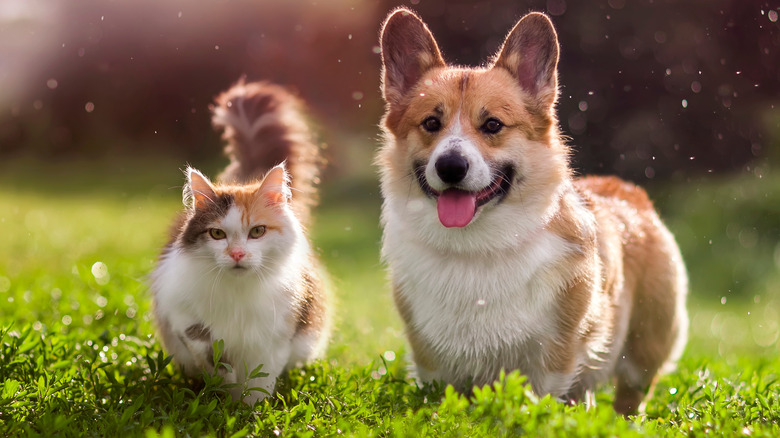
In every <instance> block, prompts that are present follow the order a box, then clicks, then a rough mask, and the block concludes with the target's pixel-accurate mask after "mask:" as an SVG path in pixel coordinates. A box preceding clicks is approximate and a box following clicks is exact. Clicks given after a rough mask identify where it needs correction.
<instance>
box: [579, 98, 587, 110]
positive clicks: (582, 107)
mask: <svg viewBox="0 0 780 438" xmlns="http://www.w3.org/2000/svg"><path fill="white" fill-rule="evenodd" d="M577 106H578V107H579V109H580V111H587V110H588V102H585V101H584V100H581V101H580V103H579V105H577Z"/></svg>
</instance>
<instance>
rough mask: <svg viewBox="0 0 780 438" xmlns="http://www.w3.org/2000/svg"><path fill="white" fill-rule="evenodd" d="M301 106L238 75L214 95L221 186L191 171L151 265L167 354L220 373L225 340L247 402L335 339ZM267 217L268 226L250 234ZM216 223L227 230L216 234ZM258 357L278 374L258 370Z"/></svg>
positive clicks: (232, 378) (192, 371) (316, 161)
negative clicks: (315, 241) (317, 244)
mask: <svg viewBox="0 0 780 438" xmlns="http://www.w3.org/2000/svg"><path fill="white" fill-rule="evenodd" d="M299 111H300V104H299V102H298V101H297V99H295V98H294V97H293V96H291V95H290V94H289V93H287V92H285V91H284V90H283V89H281V88H280V87H277V86H275V85H271V84H267V83H249V84H246V83H244V82H243V81H241V82H239V83H238V84H236V86H234V87H233V88H231V89H230V90H228V91H226V92H225V93H223V94H222V95H221V96H220V97H219V98H218V99H217V105H216V107H215V108H214V124H215V126H217V127H220V128H223V129H224V130H225V138H226V140H227V147H226V153H227V154H228V156H229V157H230V158H231V164H230V165H229V166H228V168H227V169H226V170H225V172H223V174H222V175H221V177H220V180H221V182H219V183H216V184H215V183H212V182H211V181H209V180H208V178H206V177H205V176H203V175H202V174H201V173H200V172H198V171H197V170H195V169H188V170H187V184H186V185H185V187H184V191H183V198H184V203H185V209H184V211H183V212H182V213H181V214H180V215H179V217H178V219H177V220H176V222H175V224H174V226H173V227H172V230H171V239H170V241H169V243H168V245H167V246H166V248H165V249H164V250H163V253H162V255H161V257H160V260H159V262H158V264H157V267H156V268H155V270H154V273H153V274H152V290H153V293H154V303H155V310H154V314H155V319H156V321H157V325H158V333H159V335H160V337H161V340H162V342H163V344H164V346H165V348H166V350H167V351H168V353H170V354H172V355H173V357H174V361H175V362H176V363H178V364H179V365H180V366H181V368H182V369H183V371H184V372H185V373H186V374H187V375H189V376H194V377H197V376H200V374H201V373H202V372H204V371H206V372H213V371H214V363H213V350H212V344H213V343H214V342H215V341H217V340H223V342H224V350H223V355H222V359H221V361H222V362H224V363H227V364H229V365H230V367H231V368H232V371H230V370H227V369H221V370H220V372H221V374H222V375H223V376H224V377H225V380H226V383H233V384H235V386H234V387H233V388H232V389H231V390H230V392H231V394H232V396H233V398H234V399H240V398H241V397H242V394H244V393H245V394H247V395H246V397H245V398H244V401H245V402H247V403H249V404H252V403H253V402H255V401H256V400H259V399H262V398H264V397H265V396H266V393H264V392H262V391H257V390H249V389H250V388H254V387H259V388H262V390H264V391H266V392H268V393H272V392H273V390H274V386H275V382H276V379H277V377H278V376H279V374H280V373H281V372H282V371H283V370H284V369H286V368H289V367H292V366H296V365H297V364H300V363H303V362H306V361H308V360H310V359H312V358H315V357H318V356H319V355H320V354H322V352H323V351H324V348H325V345H326V343H327V339H328V333H329V319H328V308H327V294H326V291H325V289H324V286H323V282H322V280H321V279H320V269H319V264H318V261H317V259H316V257H315V256H314V254H313V253H312V251H311V249H310V245H309V242H308V240H307V238H306V235H305V232H304V227H303V225H302V224H301V220H302V219H303V220H308V215H309V208H310V207H311V205H313V204H314V202H315V200H316V197H315V196H314V184H315V183H316V178H317V175H318V172H319V167H318V166H319V165H320V163H321V159H320V157H319V151H318V149H317V148H316V147H315V146H314V145H313V143H312V142H311V139H310V137H309V133H308V129H307V128H306V125H305V123H304V122H303V121H302V115H301V113H300V112H299ZM285 161H286V163H287V164H286V166H287V168H289V173H288V172H287V170H286V168H285V165H284V164H283V163H284V162H285ZM290 175H292V181H291V180H290ZM293 188H294V189H296V191H295V192H293V191H292V189H293ZM258 225H263V226H264V227H265V228H264V230H265V232H264V234H262V235H261V236H260V237H258V238H251V236H248V233H249V232H250V230H251V229H252V228H253V227H255V226H258ZM213 228H218V229H220V230H224V231H225V234H226V236H225V238H224V239H219V240H218V239H214V238H212V237H210V231H209V230H211V229H213ZM235 251H239V252H241V253H242V255H240V256H239V255H238V254H237V253H235ZM234 257H236V258H238V257H240V258H238V259H236V258H234ZM261 364H262V366H263V367H262V372H265V373H268V374H269V375H268V376H267V377H259V378H255V379H249V377H248V373H249V372H251V371H253V370H254V369H255V368H256V367H257V366H258V365H261ZM246 390H249V391H247V392H244V391H246Z"/></svg>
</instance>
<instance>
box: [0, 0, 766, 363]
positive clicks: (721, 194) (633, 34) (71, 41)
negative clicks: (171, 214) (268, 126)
mask: <svg viewBox="0 0 780 438" xmlns="http://www.w3.org/2000/svg"><path fill="white" fill-rule="evenodd" d="M399 5H405V6H408V7H411V8H413V9H415V10H416V11H417V12H418V13H420V15H421V16H422V17H423V19H424V20H425V21H426V22H427V23H428V25H429V27H430V28H431V30H432V31H433V33H434V35H435V36H436V38H437V40H438V42H439V44H440V46H441V49H442V50H443V52H444V56H445V58H446V59H447V60H448V61H449V62H451V63H457V64H466V65H481V64H484V63H485V62H486V60H487V59H488V58H489V57H490V56H491V55H492V54H493V53H494V52H495V51H496V50H497V49H498V46H499V44H500V43H501V42H502V40H503V37H504V36H505V35H506V33H507V32H508V30H509V29H510V28H511V27H512V25H513V24H514V23H515V21H516V20H517V19H519V18H520V17H521V16H522V15H524V14H525V13H527V12H529V11H543V12H546V13H548V14H550V15H551V16H552V19H553V21H554V23H555V26H556V28H557V30H558V32H559V37H560V42H561V48H562V52H561V62H560V83H561V95H560V100H559V104H558V109H559V117H560V123H561V128H562V130H563V132H564V133H565V134H566V135H567V136H569V137H570V138H571V141H570V143H571V144H572V145H573V146H574V151H575V152H574V155H573V157H572V159H573V165H574V167H575V168H576V169H577V170H578V171H579V172H581V173H614V174H618V175H620V176H622V177H624V178H626V179H629V180H632V181H635V182H637V183H639V184H641V185H643V186H645V187H647V188H648V189H649V190H650V192H651V195H652V196H653V198H654V199H655V201H656V204H657V205H658V206H659V208H660V209H661V211H662V214H663V215H664V217H665V218H666V220H667V222H668V223H669V225H670V227H671V228H672V229H673V231H674V232H675V233H676V234H677V236H678V240H679V241H680V244H681V246H682V248H683V253H684V255H685V258H686V260H687V263H688V266H689V270H690V272H691V284H692V291H693V298H692V300H693V303H694V304H696V305H697V304H698V303H702V307H701V308H697V312H696V314H695V315H694V325H693V330H694V331H698V332H700V334H701V336H702V337H704V338H706V339H708V340H709V341H708V342H711V344H712V348H719V349H721V350H723V349H724V348H729V347H735V346H738V345H739V344H741V343H743V342H744V339H748V340H749V342H752V343H753V344H754V345H753V346H754V347H755V346H757V347H758V348H759V349H763V350H761V351H764V350H766V351H771V352H774V353H776V352H777V342H778V335H780V328H779V327H778V323H777V321H778V319H780V318H778V311H780V245H778V242H779V241H780V175H777V170H778V166H779V165H780V20H779V18H778V14H780V6H778V4H777V2H776V1H761V0H719V1H718V0H686V1H683V0H637V1H628V0H594V1H586V2H584V1H574V0H524V1H519V0H495V1H463V0H454V1H444V0H411V1H390V0H374V1H359V0H306V1H304V0H292V1H291V0H262V1H241V0H231V1H228V0H213V1H205V2H192V1H185V0H116V1H111V2H106V1H101V0H69V1H55V2H52V1H45V0H4V1H2V2H0V172H2V174H1V175H0V183H2V184H3V187H4V188H3V190H5V191H10V192H13V191H24V190H25V189H26V188H29V187H30V186H38V187H41V190H44V189H45V190H55V191H56V190H57V189H59V190H63V187H66V188H67V187H72V188H73V190H81V189H83V188H84V187H90V188H91V189H94V188H95V187H101V186H105V187H108V188H109V189H110V188H111V187H112V182H111V178H112V176H118V175H123V174H124V175H128V174H132V175H135V176H133V178H135V179H132V178H131V179H130V180H129V181H132V184H133V185H134V187H142V186H143V185H144V184H149V185H153V184H154V183H153V181H154V180H155V178H157V177H158V176H159V175H160V174H162V173H164V172H167V174H168V175H169V179H167V180H166V181H165V182H164V183H163V184H168V181H174V182H175V183H172V184H169V185H168V186H166V187H168V188H169V187H170V186H171V185H175V184H180V183H181V182H180V180H181V174H180V173H179V172H178V170H177V168H176V164H171V163H178V166H179V167H181V166H183V165H184V164H183V163H185V162H190V163H194V164H196V165H198V166H200V167H204V168H206V170H208V171H209V172H210V173H212V174H213V173H214V172H215V171H216V170H217V169H219V168H220V166H223V165H224V164H225V160H224V159H223V158H222V157H221V155H220V154H221V151H220V141H219V136H218V135H217V134H216V133H215V132H214V131H213V129H212V128H211V124H210V114H209V104H210V103H211V102H212V100H213V98H214V96H216V95H217V94H218V93H219V92H220V91H222V90H224V89H226V88H227V87H228V86H230V85H231V84H232V83H234V82H235V81H236V80H237V79H238V78H239V77H241V76H242V75H245V76H246V77H247V78H248V79H249V80H255V79H266V80H271V81H274V82H277V83H279V84H282V85H285V86H287V87H289V88H290V89H292V90H294V91H295V92H296V93H297V94H299V95H300V96H301V97H302V98H303V99H304V100H305V101H306V102H307V103H308V105H309V107H310V112H311V116H312V119H313V121H314V122H315V124H316V125H317V126H318V132H319V135H320V140H321V141H322V143H323V144H326V145H327V154H328V159H329V161H330V167H329V169H328V172H327V173H326V175H325V177H324V183H323V191H324V193H323V200H324V202H323V207H322V208H323V209H325V210H327V209H328V208H329V205H330V206H333V205H335V206H339V208H340V209H341V210H340V211H343V212H349V214H352V213H354V214H360V213H359V211H360V209H361V207H362V206H364V205H371V206H373V209H372V210H371V213H370V214H371V216H370V220H368V221H366V223H370V224H375V223H376V222H375V218H376V215H378V205H379V193H378V189H377V184H376V177H375V173H376V172H375V169H374V168H373V167H372V166H371V164H370V163H371V160H372V157H373V153H374V151H375V149H376V147H377V144H378V140H377V139H378V133H379V130H378V127H377V124H378V123H379V119H380V117H381V113H382V110H383V102H382V100H381V95H380V91H379V70H380V55H379V47H378V31H379V25H380V23H381V21H382V20H383V18H384V17H385V16H386V14H387V13H388V11H389V10H391V9H392V8H394V7H396V6H399ZM68 163H79V164H77V165H74V167H72V169H76V171H72V172H70V173H67V172H66V173H62V171H61V168H63V167H66V166H68V165H69V164H68ZM154 163H163V164H162V165H160V166H158V167H155V164H154ZM163 167H164V169H163ZM58 169H59V170H58ZM155 169H157V170H155ZM155 172H158V173H155ZM144 174H146V175H147V177H146V179H144V178H143V175H144ZM56 175H60V177H56ZM63 175H64V176H63ZM138 175H141V176H138ZM68 181H70V182H68ZM73 181H80V183H78V182H75V183H74V182H73ZM68 184H70V185H68ZM79 184H81V185H79ZM158 184H159V183H158ZM125 189H126V188H123V190H125ZM127 190H132V189H127ZM166 196H171V197H176V196H178V193H176V190H172V191H171V190H169V191H168V192H166ZM365 200H368V201H366V202H369V203H368V204H365V203H364V201H365ZM345 205H353V206H356V207H355V208H356V209H355V210H350V209H349V207H348V206H346V207H345ZM0 214H2V212H0ZM345 214H347V213H345ZM334 215H335V216H333V217H335V218H338V214H337V213H335V212H334ZM325 220H326V221H327V220H329V219H327V217H326V219H325ZM334 220H336V219H334ZM371 227H372V228H370V229H369V230H368V231H366V234H365V236H364V238H365V239H369V242H370V243H371V247H370V248H369V249H366V250H365V252H366V254H368V255H367V257H369V258H370V259H371V260H372V264H371V267H372V269H376V270H378V271H381V266H380V265H379V262H378V255H377V251H378V250H377V247H378V235H379V234H378V229H377V228H376V227H375V226H374V225H371ZM343 228H344V227H343ZM346 228H349V227H346ZM346 228H344V229H346ZM351 231H353V233H352V234H350V235H345V236H344V238H343V239H342V240H341V241H338V242H337V241H335V240H334V241H333V242H331V241H329V240H328V239H337V237H338V236H336V234H334V233H328V234H327V235H323V236H322V237H321V238H320V241H319V243H320V244H321V245H322V247H323V251H324V253H325V256H326V257H330V258H331V259H332V260H335V259H336V258H338V257H339V256H341V257H344V254H347V253H350V251H352V253H353V254H362V253H361V252H360V251H363V250H362V249H360V248H357V246H359V245H360V243H359V242H357V243H356V236H355V233H354V230H351ZM350 239H351V240H350ZM329 245H330V246H329ZM339 245H341V246H339ZM0 251H2V248H1V247H0ZM9 263H10V262H9ZM332 263H336V262H332ZM345 266H346V265H345ZM9 269H10V268H9ZM335 270H336V271H338V270H339V268H338V267H336V268H335ZM348 270H349V269H348V268H347V267H345V268H344V272H345V273H346V272H347V271H348ZM9 272H10V271H9ZM0 274H1V273H0ZM8 275H11V274H8ZM372 278H373V277H372ZM382 287H383V288H384V285H383V286H382ZM383 290H384V289H383ZM732 306H733V307H732ZM757 314H758V316H757ZM767 349H768V350H767Z"/></svg>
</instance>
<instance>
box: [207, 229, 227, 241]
mask: <svg viewBox="0 0 780 438" xmlns="http://www.w3.org/2000/svg"><path fill="white" fill-rule="evenodd" d="M209 236H211V238H212V239H214V240H222V239H224V238H225V237H227V235H226V234H225V231H224V230H220V229H219V228H211V229H209Z"/></svg>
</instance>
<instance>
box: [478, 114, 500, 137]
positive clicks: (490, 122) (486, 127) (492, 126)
mask: <svg viewBox="0 0 780 438" xmlns="http://www.w3.org/2000/svg"><path fill="white" fill-rule="evenodd" d="M503 127H504V124H503V123H501V121H500V120H498V119H494V118H490V119H487V120H485V123H483V124H482V128H481V129H482V131H483V132H485V133H486V134H495V133H497V132H498V131H500V130H501V128H503Z"/></svg>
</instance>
